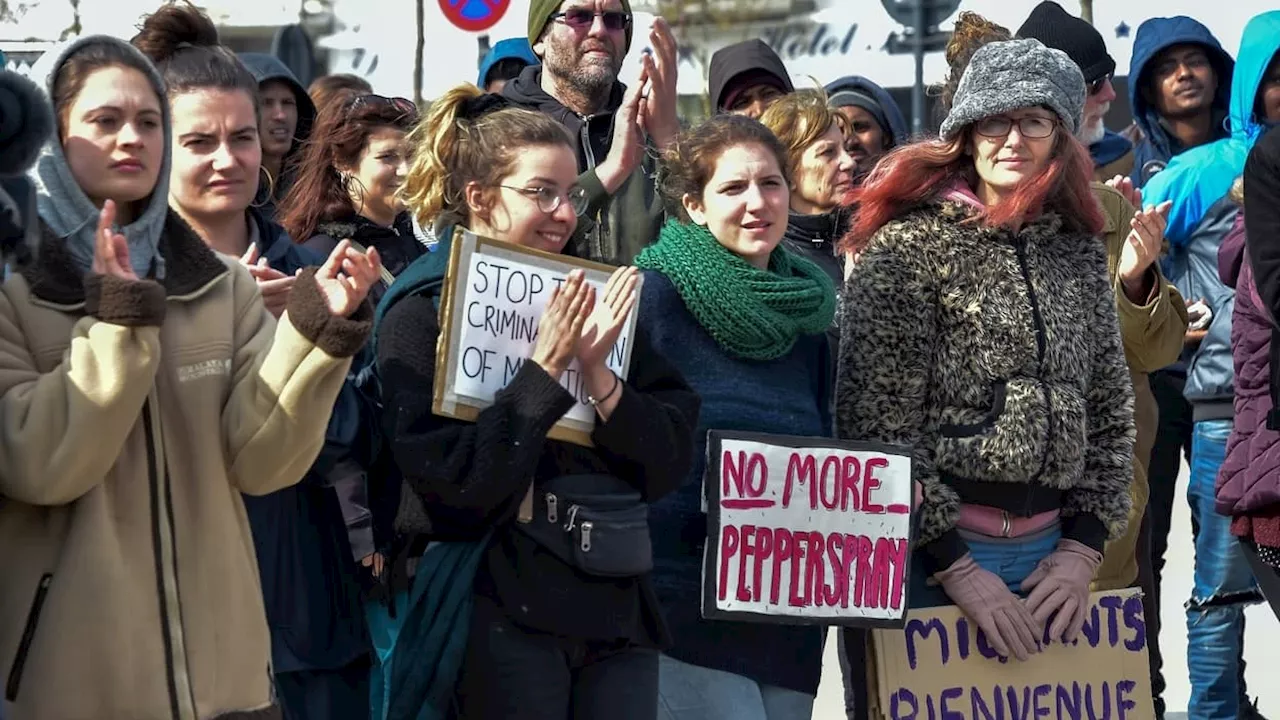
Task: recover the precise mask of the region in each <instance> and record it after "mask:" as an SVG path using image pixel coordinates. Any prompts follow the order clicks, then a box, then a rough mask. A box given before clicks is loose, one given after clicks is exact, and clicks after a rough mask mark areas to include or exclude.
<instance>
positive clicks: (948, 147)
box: [840, 126, 1104, 252]
mask: <svg viewBox="0 0 1280 720" xmlns="http://www.w3.org/2000/svg"><path fill="white" fill-rule="evenodd" d="M968 137H969V128H965V130H963V131H962V132H960V133H958V134H957V135H956V138H955V139H954V140H928V141H925V142H919V143H913V144H911V145H906V146H904V147H900V148H897V149H895V150H893V151H891V152H890V153H889V154H888V155H886V156H885V157H884V158H883V159H882V160H881V161H880V162H879V163H878V164H877V165H876V167H875V169H874V170H872V171H871V174H870V175H869V176H868V177H867V179H866V181H865V182H864V183H863V184H862V186H861V187H859V188H857V189H856V190H854V191H853V192H852V193H850V195H849V198H848V200H849V201H851V202H854V203H857V206H858V211H857V215H856V217H855V218H854V221H853V225H852V227H851V228H850V229H849V233H848V234H847V235H845V237H844V239H842V240H841V241H840V250H841V251H842V252H858V251H860V250H862V248H863V247H865V246H866V244H867V242H868V241H870V240H871V236H873V235H875V234H876V232H877V231H878V230H879V229H880V228H882V227H884V226H885V224H887V223H888V222H889V221H891V220H893V219H894V218H896V217H898V216H899V215H901V214H902V213H903V212H905V211H907V210H910V209H912V208H913V207H916V206H918V205H920V204H922V203H924V202H925V201H927V200H929V199H930V198H932V197H934V196H936V195H938V194H939V193H940V192H942V191H944V190H946V189H947V188H948V187H949V186H950V185H951V184H952V183H953V182H955V181H956V180H958V179H959V180H963V181H964V182H966V183H968V184H969V185H970V186H971V187H972V186H974V185H975V184H976V182H977V179H978V174H977V171H976V170H975V169H974V167H973V159H972V158H970V157H967V156H966V155H965V154H964V149H965V144H966V142H967V138H968ZM1051 152H1052V154H1051V156H1050V159H1049V164H1048V166H1047V167H1045V169H1044V171H1043V172H1041V173H1040V174H1039V175H1037V176H1036V177H1035V178H1033V179H1031V180H1030V181H1028V182H1025V183H1022V184H1021V185H1019V186H1018V188H1017V189H1016V190H1015V191H1014V192H1013V194H1012V195H1010V196H1009V197H1008V198H1006V199H1004V200H1002V201H1000V202H999V203H997V204H996V205H994V206H992V207H989V208H987V209H986V210H985V211H983V212H982V213H981V214H979V216H978V217H977V218H975V221H976V222H980V223H981V224H983V225H986V226H988V227H1007V228H1011V229H1014V230H1016V229H1018V228H1020V227H1022V226H1023V225H1024V224H1026V223H1027V222H1029V221H1031V220H1035V219H1036V218H1038V217H1040V215H1042V214H1043V213H1044V212H1046V211H1049V210H1052V211H1054V212H1057V213H1058V214H1059V215H1061V216H1062V220H1063V223H1064V224H1065V225H1066V227H1067V228H1068V229H1070V230H1073V231H1079V232H1087V233H1089V234H1092V235H1097V234H1098V233H1100V232H1102V228H1103V226H1104V218H1103V215H1102V208H1100V207H1099V206H1098V201H1097V200H1096V199H1095V198H1094V195H1093V189H1092V188H1091V187H1090V186H1089V184H1090V183H1091V182H1092V181H1093V159H1092V158H1091V157H1090V156H1089V151H1088V150H1086V149H1085V147H1084V146H1083V145H1081V144H1080V141H1078V140H1076V139H1075V137H1073V136H1072V135H1071V133H1069V132H1067V131H1066V129H1065V128H1063V127H1062V126H1059V127H1058V129H1057V131H1056V132H1055V135H1054V143H1053V149H1052V151H1051Z"/></svg>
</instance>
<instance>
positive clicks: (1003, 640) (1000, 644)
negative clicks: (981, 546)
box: [934, 555, 1044, 660]
mask: <svg viewBox="0 0 1280 720" xmlns="http://www.w3.org/2000/svg"><path fill="white" fill-rule="evenodd" d="M934 577H936V578H937V579H938V582H940V583H942V589H943V590H944V591H946V593H947V597H949V598H951V602H953V603H955V604H956V605H957V606H958V607H959V608H960V609H961V610H963V611H964V614H965V615H967V616H968V617H969V619H970V620H972V621H973V622H975V623H976V624H977V625H978V627H979V628H981V629H982V632H983V633H985V634H986V636H987V640H988V641H990V642H991V648H992V649H993V650H995V651H996V652H998V653H1000V654H1001V655H1003V656H1004V657H1015V658H1017V659H1018V660H1026V659H1027V658H1028V657H1031V656H1032V655H1034V654H1036V653H1038V652H1040V641H1039V637H1040V634H1041V632H1042V630H1043V628H1044V625H1037V624H1036V620H1035V618H1034V617H1032V615H1031V611H1030V610H1028V609H1027V607H1026V605H1024V604H1023V602H1022V599H1021V598H1019V597H1018V596H1017V595H1014V594H1013V593H1012V592H1010V591H1009V587H1008V586H1007V585H1005V584H1004V581H1003V580H1001V579H1000V577H999V576H997V575H996V574H995V573H993V572H991V571H989V570H985V569H983V568H982V567H980V566H979V565H978V563H977V562H975V561H974V559H973V556H972V555H965V556H964V557H962V558H960V559H959V560H957V561H955V562H954V563H952V565H951V567H949V568H947V569H946V570H943V571H941V572H939V573H937V574H935V575H934Z"/></svg>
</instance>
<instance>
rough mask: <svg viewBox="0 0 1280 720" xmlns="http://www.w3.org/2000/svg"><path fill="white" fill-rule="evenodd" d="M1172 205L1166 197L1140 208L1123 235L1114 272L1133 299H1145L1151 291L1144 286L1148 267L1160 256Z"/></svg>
mask: <svg viewBox="0 0 1280 720" xmlns="http://www.w3.org/2000/svg"><path fill="white" fill-rule="evenodd" d="M1172 206H1173V203H1171V202H1169V201H1167V200H1166V201H1165V202H1162V203H1160V205H1159V206H1158V207H1148V208H1144V209H1140V210H1138V211H1137V212H1136V213H1134V215H1133V219H1132V220H1130V221H1129V227H1130V230H1129V235H1128V237H1126V238H1125V242H1124V249H1122V250H1121V251H1120V262H1119V264H1117V265H1116V274H1117V275H1119V276H1120V281H1121V282H1122V283H1123V284H1124V290H1125V294H1126V295H1127V296H1128V297H1129V299H1130V300H1132V301H1133V302H1135V303H1139V304H1142V303H1145V302H1146V300H1147V297H1148V296H1149V295H1150V294H1151V288H1149V287H1147V285H1148V284H1149V283H1148V280H1147V278H1148V274H1147V271H1148V270H1150V269H1151V265H1152V264H1153V263H1155V261H1156V259H1157V258H1159V257H1160V251H1161V249H1162V248H1163V247H1164V230H1165V227H1166V226H1167V225H1168V219H1169V208H1170V207H1172Z"/></svg>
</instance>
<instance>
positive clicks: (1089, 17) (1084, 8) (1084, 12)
mask: <svg viewBox="0 0 1280 720" xmlns="http://www.w3.org/2000/svg"><path fill="white" fill-rule="evenodd" d="M1080 17H1081V18H1083V19H1084V21H1085V22H1087V23H1089V24H1090V25H1092V24H1093V0H1080Z"/></svg>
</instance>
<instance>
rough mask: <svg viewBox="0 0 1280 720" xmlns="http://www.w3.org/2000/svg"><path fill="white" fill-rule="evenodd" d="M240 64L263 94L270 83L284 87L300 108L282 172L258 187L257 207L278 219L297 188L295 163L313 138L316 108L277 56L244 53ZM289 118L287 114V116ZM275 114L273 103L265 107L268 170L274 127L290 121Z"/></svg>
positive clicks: (264, 148) (263, 131)
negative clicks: (280, 207)
mask: <svg viewBox="0 0 1280 720" xmlns="http://www.w3.org/2000/svg"><path fill="white" fill-rule="evenodd" d="M239 57H240V61H241V62H243V63H244V64H245V67H247V68H249V72H251V73H253V77H254V79H255V80H257V81H258V88H259V90H260V91H264V90H266V89H267V85H268V84H269V83H283V84H284V85H287V86H288V87H289V89H290V90H292V91H293V97H294V101H295V103H296V106H295V107H296V108H297V114H298V115H297V121H296V124H295V125H294V128H293V137H292V138H291V142H290V144H289V148H288V150H286V151H285V153H284V157H283V159H282V160H281V161H280V170H279V172H277V173H276V174H275V176H273V177H272V178H271V180H270V182H261V183H260V184H259V186H258V197H257V198H256V199H255V200H254V206H256V207H260V208H261V209H262V212H263V214H264V215H266V217H267V219H268V220H271V221H273V222H274V221H275V219H276V203H277V202H279V201H280V200H281V199H283V198H284V196H285V194H286V193H288V192H289V186H290V185H292V184H293V172H292V163H293V161H294V160H295V158H296V157H297V155H298V153H299V152H300V151H301V148H302V145H303V144H304V143H305V142H306V141H307V138H309V137H311V126H312V125H313V124H315V120H316V106H315V103H313V102H312V101H311V96H310V95H308V94H307V89H306V88H304V87H303V86H302V83H300V82H298V79H297V78H296V77H294V76H293V72H292V71H290V70H289V68H288V67H287V66H286V65H285V64H284V63H283V62H281V61H280V59H279V58H277V57H276V56H274V55H268V54H266V53H240V54H239ZM285 114H287V113H285ZM271 115H272V110H271V108H270V104H269V103H264V104H263V107H262V120H261V128H262V129H261V133H260V134H261V139H262V160H263V162H262V166H263V167H264V168H265V167H267V164H268V163H267V160H268V157H269V156H271V155H272V152H271V148H270V147H269V144H270V142H271V140H270V134H271V132H272V130H273V127H272V126H273V124H281V125H287V124H288V121H287V119H286V118H285V117H283V116H281V117H275V118H273V117H272V116H271Z"/></svg>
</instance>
